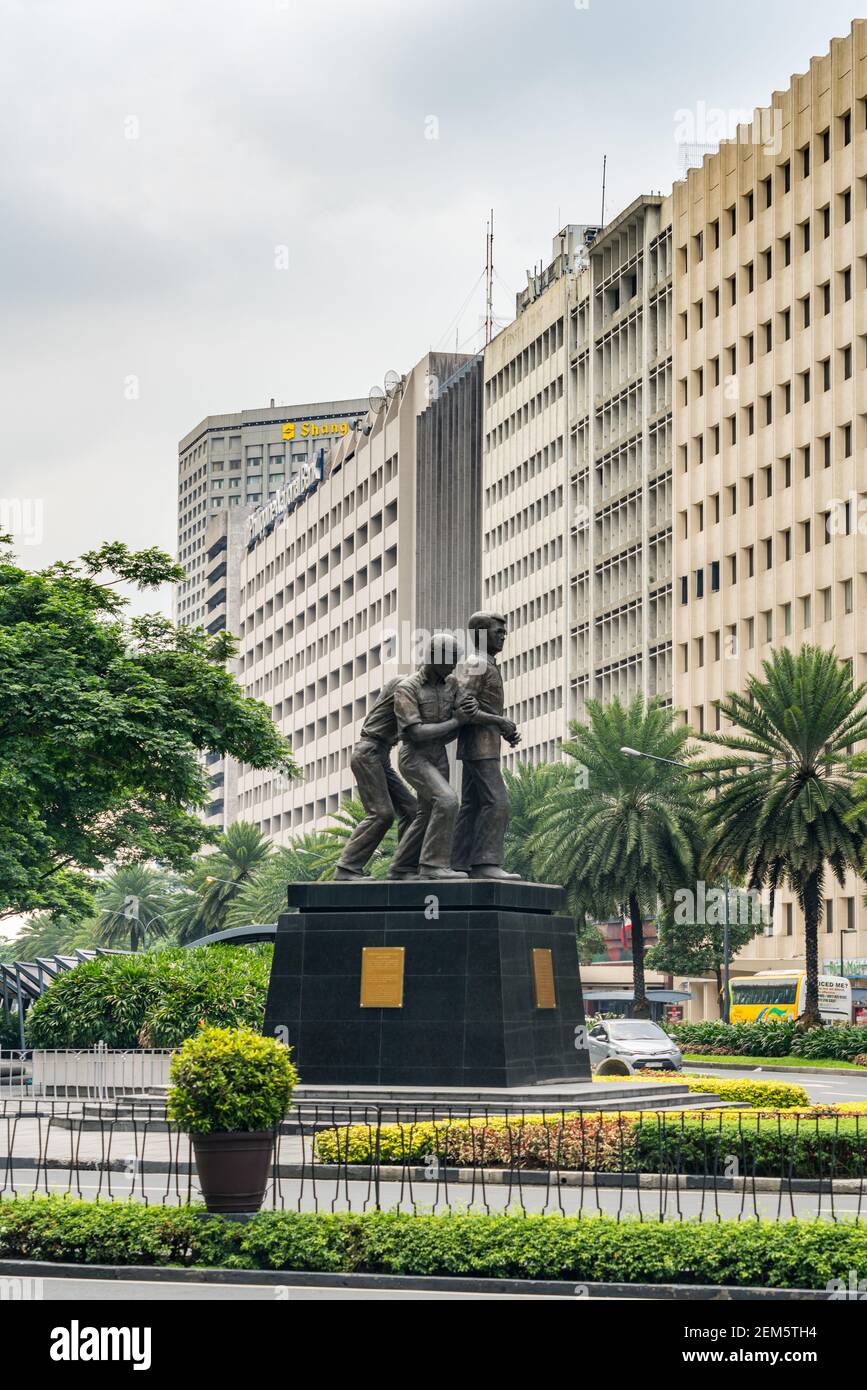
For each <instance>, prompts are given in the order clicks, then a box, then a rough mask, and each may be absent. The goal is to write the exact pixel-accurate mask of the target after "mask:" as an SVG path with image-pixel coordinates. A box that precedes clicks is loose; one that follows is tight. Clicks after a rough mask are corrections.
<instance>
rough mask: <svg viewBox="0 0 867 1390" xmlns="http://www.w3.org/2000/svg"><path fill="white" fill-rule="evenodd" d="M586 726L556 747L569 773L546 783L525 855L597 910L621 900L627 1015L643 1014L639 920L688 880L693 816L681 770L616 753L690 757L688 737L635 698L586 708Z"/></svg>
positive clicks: (668, 714) (660, 708) (692, 799)
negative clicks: (544, 807) (549, 786)
mask: <svg viewBox="0 0 867 1390" xmlns="http://www.w3.org/2000/svg"><path fill="white" fill-rule="evenodd" d="M587 719H588V723H587V724H586V725H584V724H578V723H573V724H572V725H571V733H572V737H571V739H570V740H569V741H567V742H566V743H564V744H563V753H564V754H565V756H566V757H567V759H569V768H570V775H569V776H568V777H566V778H564V779H563V781H562V782H560V783H559V784H558V785H556V786H555V787H554V790H553V792H552V795H551V802H550V807H549V809H548V811H547V813H546V815H545V818H544V822H543V824H542V825H541V826H540V827H539V829H538V830H537V831H536V832H535V834H534V836H533V840H532V853H533V855H534V856H536V855H538V863H539V865H540V867H541V868H542V870H543V872H545V873H546V874H547V875H549V876H550V879H551V880H552V881H553V882H556V883H562V884H563V885H564V886H565V887H566V889H567V891H570V892H572V893H573V894H574V895H575V898H576V899H577V900H578V901H579V902H584V903H590V904H592V905H593V906H594V909H595V910H596V911H597V912H600V915H601V914H602V912H604V911H605V908H606V906H607V905H610V904H612V903H617V902H620V903H623V902H625V903H627V904H628V907H629V916H630V918H631V920H632V972H633V992H634V1000H633V1005H632V1013H633V1016H634V1017H636V1018H645V1017H647V1016H648V1014H649V1012H650V1004H649V1002H648V999H647V990H646V986H645V978H644V938H643V933H642V922H643V920H644V916H645V914H650V913H655V911H656V907H657V903H658V901H659V899H663V900H666V899H669V898H672V897H673V895H674V893H675V891H676V890H677V889H678V888H680V887H684V886H687V885H689V884H691V883H693V882H694V880H695V865H696V862H697V860H698V856H699V853H700V848H701V844H700V824H701V817H700V815H698V814H697V809H698V808H697V798H696V793H695V791H694V789H693V788H692V787H691V785H690V779H689V774H688V773H687V771H686V770H685V769H683V768H680V767H675V766H669V765H667V764H666V763H659V762H652V761H650V760H649V759H647V758H635V757H630V756H628V755H627V754H625V753H623V752H622V751H621V750H622V749H623V748H624V747H628V748H634V749H638V750H639V751H640V752H642V753H648V754H652V755H653V756H654V757H656V758H665V759H670V760H672V761H674V762H679V761H682V760H683V759H684V758H686V757H688V756H689V753H688V747H687V745H688V742H689V739H690V731H689V729H688V728H687V727H685V726H675V723H674V716H673V713H672V711H671V710H670V709H667V708H666V707H665V706H664V705H663V704H662V703H661V702H660V701H658V700H651V701H649V703H647V704H645V702H644V700H643V699H642V698H641V697H640V696H638V697H637V698H636V699H635V700H633V701H632V703H631V704H629V705H628V706H624V705H623V704H621V702H620V701H619V700H614V701H613V702H612V703H611V704H610V705H601V704H599V703H598V702H597V701H595V700H591V701H588V702H587Z"/></svg>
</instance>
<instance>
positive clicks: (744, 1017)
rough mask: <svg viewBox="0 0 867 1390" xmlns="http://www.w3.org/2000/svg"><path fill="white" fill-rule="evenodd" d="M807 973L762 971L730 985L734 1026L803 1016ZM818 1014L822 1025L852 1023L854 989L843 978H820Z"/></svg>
mask: <svg viewBox="0 0 867 1390" xmlns="http://www.w3.org/2000/svg"><path fill="white" fill-rule="evenodd" d="M806 992H807V975H806V971H804V970H760V971H759V972H758V974H756V975H747V976H744V978H743V979H739V980H732V981H730V983H729V1021H730V1022H731V1023H778V1022H780V1021H781V1020H783V1019H793V1018H800V1017H801V1014H802V1013H803V1012H804V998H805V996H806ZM819 1014H820V1015H821V1018H822V1021H823V1023H844V1024H849V1023H851V1022H852V986H851V984H850V983H849V981H848V980H846V979H843V978H842V977H841V976H840V975H820V976H819Z"/></svg>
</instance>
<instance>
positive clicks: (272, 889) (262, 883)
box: [226, 832, 326, 927]
mask: <svg viewBox="0 0 867 1390" xmlns="http://www.w3.org/2000/svg"><path fill="white" fill-rule="evenodd" d="M325 848H326V847H325V846H323V843H322V833H321V832H312V833H307V834H305V835H299V836H298V837H297V838H296V839H294V840H290V842H289V844H288V845H282V846H281V847H280V848H279V849H277V850H275V851H274V853H273V854H271V855H269V856H268V858H267V859H266V861H265V863H264V864H262V865H261V866H260V868H259V869H257V871H256V873H255V875H254V876H253V878H252V879H251V880H250V882H249V883H247V884H245V886H244V887H243V888H242V889H241V891H240V892H239V893H238V895H237V897H236V898H235V899H234V901H233V902H232V905H231V907H230V908H229V911H228V914H227V916H226V926H227V927H247V926H250V925H251V924H252V923H253V922H276V921H277V918H278V917H279V916H280V914H281V912H286V911H287V906H286V885H287V883H307V882H310V881H311V880H313V879H317V878H320V877H321V873H320V867H319V866H320V862H321V859H322V855H323V852H324V850H325Z"/></svg>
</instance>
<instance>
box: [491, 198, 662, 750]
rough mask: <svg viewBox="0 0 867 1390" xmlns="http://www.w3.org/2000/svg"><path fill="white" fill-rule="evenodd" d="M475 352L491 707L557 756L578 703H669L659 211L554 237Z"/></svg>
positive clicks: (640, 209) (645, 204)
mask: <svg viewBox="0 0 867 1390" xmlns="http://www.w3.org/2000/svg"><path fill="white" fill-rule="evenodd" d="M516 308H517V317H516V319H515V321H514V323H512V324H510V325H509V327H508V328H506V329H504V330H503V331H502V333H500V334H498V336H497V337H496V338H494V340H493V342H492V343H491V344H490V346H489V347H488V348H487V349H486V351H485V365H484V374H485V420H484V439H485V448H484V460H483V488H484V492H483V530H484V541H483V545H484V549H483V563H482V584H483V592H484V599H485V603H486V604H489V605H491V606H493V607H495V608H502V609H503V610H504V611H505V613H506V615H507V617H508V619H509V625H510V637H509V643H508V646H507V648H506V652H505V653H504V657H503V660H502V670H503V679H504V685H505V691H506V704H507V706H508V707H509V709H510V710H511V712H512V715H513V717H514V718H515V719H516V721H517V722H518V724H519V725H520V726H521V730H522V735H523V744H522V747H521V749H520V750H519V751H517V752H514V753H509V754H507V755H506V763H507V765H514V764H515V763H516V762H522V761H527V760H530V761H532V762H545V761H549V760H551V759H553V758H555V757H556V756H557V753H558V748H559V745H560V743H561V742H562V740H563V738H564V737H566V736H567V733H568V724H569V721H570V720H572V719H580V718H581V717H582V716H583V714H584V710H585V705H586V701H587V699H588V698H594V699H599V700H603V701H604V700H608V699H611V698H612V697H613V696H615V695H619V696H620V697H621V698H622V699H625V700H626V699H629V698H631V696H632V695H634V694H635V693H637V692H643V693H644V694H646V695H661V696H663V698H669V696H670V689H671V573H672V571H671V563H672V562H671V448H672V445H671V222H670V203H669V201H668V200H666V199H663V198H661V197H642V198H638V199H637V200H636V201H635V202H634V203H633V204H632V205H631V206H630V207H629V208H627V209H626V211H625V212H623V213H622V214H621V215H620V216H619V217H618V218H616V219H615V221H614V222H612V223H611V224H610V225H609V226H608V227H606V228H605V229H604V231H600V229H599V228H596V227H586V226H575V225H570V226H568V227H565V228H564V229H563V230H562V231H561V232H560V233H559V234H558V235H557V237H556V238H555V239H554V246H553V256H552V260H551V262H550V264H549V265H548V267H547V268H546V269H545V270H544V271H542V272H541V273H540V274H538V275H532V276H529V277H528V285H527V288H526V289H525V290H524V291H522V292H521V293H520V294H519V295H518V298H517V305H516Z"/></svg>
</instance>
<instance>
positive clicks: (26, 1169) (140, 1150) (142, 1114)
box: [0, 1097, 867, 1221]
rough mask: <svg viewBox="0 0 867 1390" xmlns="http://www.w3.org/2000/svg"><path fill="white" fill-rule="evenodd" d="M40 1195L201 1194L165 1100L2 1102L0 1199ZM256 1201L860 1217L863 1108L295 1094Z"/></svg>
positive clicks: (866, 1122)
mask: <svg viewBox="0 0 867 1390" xmlns="http://www.w3.org/2000/svg"><path fill="white" fill-rule="evenodd" d="M47 1194H55V1195H62V1196H66V1197H73V1198H83V1199H89V1200H94V1201H136V1202H145V1203H149V1204H152V1205H178V1204H182V1203H188V1202H197V1201H199V1200H200V1199H201V1193H200V1189H199V1185H198V1181H197V1177H196V1170H195V1158H194V1154H193V1148H192V1144H191V1141H190V1138H189V1136H188V1135H186V1134H184V1133H182V1132H180V1131H179V1130H177V1129H176V1128H174V1127H173V1126H171V1125H169V1124H168V1123H167V1121H166V1117H165V1110H164V1107H163V1105H162V1104H161V1103H158V1102H155V1103H151V1102H145V1101H141V1100H136V1099H135V1098H131V1099H130V1100H128V1101H125V1102H120V1101H108V1100H94V1101H88V1100H56V1099H43V1098H39V1097H34V1098H20V1097H19V1098H15V1099H3V1100H0V1201H2V1200H4V1199H9V1198H15V1197H35V1196H44V1195H47ZM265 1205H266V1206H267V1207H271V1208H276V1209H278V1210H294V1211H366V1210H371V1209H377V1210H403V1211H431V1212H445V1211H460V1210H472V1211H485V1212H495V1211H503V1210H507V1209H508V1210H517V1211H520V1212H523V1213H525V1214H531V1213H535V1212H540V1213H541V1212H545V1213H559V1214H561V1215H564V1216H591V1215H595V1214H599V1213H606V1214H608V1215H611V1216H616V1217H617V1218H619V1219H622V1218H626V1217H636V1218H638V1219H640V1220H654V1221H658V1220H680V1221H689V1220H695V1221H708V1220H713V1221H716V1220H723V1219H735V1220H756V1219H767V1220H787V1219H790V1218H792V1217H797V1218H800V1219H803V1220H831V1221H839V1220H849V1221H860V1220H862V1219H863V1218H864V1217H865V1215H867V1114H841V1113H834V1112H832V1111H825V1112H819V1111H817V1110H815V1109H814V1110H812V1111H810V1112H792V1113H789V1114H787V1113H786V1112H780V1113H769V1114H757V1113H754V1112H753V1113H750V1112H743V1111H712V1110H707V1111H694V1110H688V1111H683V1112H680V1111H676V1110H662V1111H659V1112H653V1111H643V1112H634V1111H630V1112H608V1113H599V1112H593V1111H591V1110H585V1111H570V1110H562V1109H557V1110H551V1109H548V1110H543V1109H541V1108H540V1109H538V1110H536V1109H534V1110H533V1111H530V1110H528V1109H522V1110H518V1109H514V1110H513V1111H512V1112H511V1113H504V1110H503V1109H502V1108H498V1109H493V1108H485V1107H481V1106H453V1107H442V1106H439V1107H435V1108H434V1107H431V1106H424V1105H403V1104H402V1105H400V1106H397V1105H394V1104H393V1105H384V1104H377V1105H373V1104H357V1103H353V1102H346V1103H333V1104H332V1103H329V1104H315V1103H311V1102H304V1103H301V1104H299V1105H297V1106H296V1107H294V1108H293V1109H292V1111H291V1112H290V1113H289V1115H288V1116H287V1118H286V1120H285V1121H284V1123H283V1124H282V1125H281V1126H280V1129H279V1132H278V1134H277V1137H276V1144H275V1152H274V1161H273V1168H272V1173H271V1180H270V1183H269V1190H268V1194H267V1196H266V1200H265Z"/></svg>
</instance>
